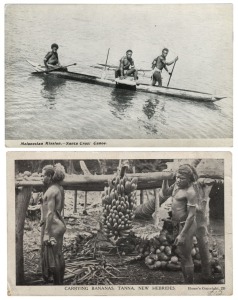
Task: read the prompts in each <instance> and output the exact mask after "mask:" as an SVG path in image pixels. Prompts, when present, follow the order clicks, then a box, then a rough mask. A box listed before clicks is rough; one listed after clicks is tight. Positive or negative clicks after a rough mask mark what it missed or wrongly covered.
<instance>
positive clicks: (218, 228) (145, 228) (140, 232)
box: [24, 191, 224, 285]
mask: <svg viewBox="0 0 238 300" xmlns="http://www.w3.org/2000/svg"><path fill="white" fill-rule="evenodd" d="M151 194H152V192H151ZM138 199H139V194H138ZM73 202H74V192H73V191H66V192H65V210H64V215H65V221H66V226H67V231H66V233H65V236H64V255H65V258H66V274H69V273H67V272H70V270H69V265H68V266H67V261H70V260H69V258H68V253H69V252H67V249H69V248H70V245H71V244H72V243H73V242H74V241H75V237H76V236H77V235H78V234H81V235H83V236H85V237H87V236H90V235H92V234H93V233H94V234H96V233H97V231H98V230H99V229H100V228H99V226H98V220H99V216H100V214H101V205H100V203H101V197H100V193H98V192H90V193H88V205H87V214H88V215H85V214H83V209H84V208H83V206H84V192H79V191H78V198H77V213H73ZM164 215H165V216H166V211H164ZM210 228H211V235H212V238H213V239H215V240H216V241H217V244H218V250H219V260H220V262H221V265H222V267H223V268H224V222H223V220H211V225H210ZM133 231H134V232H135V234H136V235H137V236H140V237H145V236H148V235H149V234H153V233H155V232H158V229H156V228H155V227H154V226H153V219H151V220H148V221H140V222H138V221H134V223H133ZM81 250H82V249H79V251H81ZM104 255H105V259H106V261H107V263H108V264H110V265H111V266H113V267H114V268H115V270H116V271H115V272H114V273H113V274H114V275H115V276H109V277H110V282H111V283H112V284H115V285H138V284H140V285H149V284H150V285H161V284H172V285H174V284H182V280H183V277H182V273H181V272H180V271H176V272H173V271H164V270H150V269H148V267H147V266H146V265H145V263H144V260H138V261H134V262H131V263H126V261H128V259H130V258H131V259H133V258H134V257H135V255H136V254H135V253H131V254H130V255H123V256H121V255H119V254H117V253H115V254H113V255H108V254H107V253H104ZM69 264H70V263H69ZM24 268H25V281H26V285H43V284H44V282H43V280H42V277H41V267H40V227H39V219H36V220H29V219H26V223H25V233H24ZM67 270H68V271H67ZM200 281H201V274H200V273H199V272H197V273H195V283H197V284H198V283H200ZM66 284H74V283H73V278H72V279H68V280H67V283H66Z"/></svg>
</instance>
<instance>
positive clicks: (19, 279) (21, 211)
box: [15, 187, 32, 285]
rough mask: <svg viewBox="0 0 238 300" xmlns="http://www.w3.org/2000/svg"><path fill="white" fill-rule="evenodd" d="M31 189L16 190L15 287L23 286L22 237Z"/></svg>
mask: <svg viewBox="0 0 238 300" xmlns="http://www.w3.org/2000/svg"><path fill="white" fill-rule="evenodd" d="M31 192H32V187H22V188H21V189H16V198H15V200H16V218H15V219H16V285H23V284H24V280H25V278H24V256H23V236H24V224H25V218H26V212H27V207H28V205H29V202H30V198H31Z"/></svg>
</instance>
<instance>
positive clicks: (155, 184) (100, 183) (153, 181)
mask: <svg viewBox="0 0 238 300" xmlns="http://www.w3.org/2000/svg"><path fill="white" fill-rule="evenodd" d="M127 176H128V177H131V178H133V177H137V178H138V184H137V189H138V190H146V189H152V190H153V189H155V188H159V187H161V185H162V181H163V180H169V181H170V183H173V178H174V174H173V173H172V172H153V173H135V174H127ZM112 177H113V175H86V176H84V175H73V176H67V177H66V178H65V179H64V181H62V183H61V184H62V186H63V188H64V189H65V190H79V191H88V192H90V191H99V192H100V191H103V190H104V187H105V186H107V185H108V179H112ZM18 186H19V187H20V186H33V187H35V188H36V189H38V190H41V189H42V188H43V182H42V181H40V180H39V181H33V180H31V179H30V178H29V179H28V180H21V181H17V180H16V187H18Z"/></svg>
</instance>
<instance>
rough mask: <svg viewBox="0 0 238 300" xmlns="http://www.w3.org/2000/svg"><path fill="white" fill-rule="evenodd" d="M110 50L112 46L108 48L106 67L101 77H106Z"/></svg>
mask: <svg viewBox="0 0 238 300" xmlns="http://www.w3.org/2000/svg"><path fill="white" fill-rule="evenodd" d="M109 52H110V48H108V50H107V58H106V63H105V68H104V71H103V72H102V75H101V78H105V77H106V69H107V60H108V56H109Z"/></svg>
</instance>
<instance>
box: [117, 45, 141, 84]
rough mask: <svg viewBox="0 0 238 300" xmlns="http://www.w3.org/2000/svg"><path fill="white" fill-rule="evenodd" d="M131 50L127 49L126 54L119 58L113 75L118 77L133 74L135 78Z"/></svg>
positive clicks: (135, 78)
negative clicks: (118, 63) (117, 66)
mask: <svg viewBox="0 0 238 300" xmlns="http://www.w3.org/2000/svg"><path fill="white" fill-rule="evenodd" d="M132 53H133V52H132V50H127V51H126V55H125V56H123V57H122V58H121V59H120V65H119V68H118V69H117V70H116V71H115V77H116V78H118V77H120V79H123V78H126V77H127V76H133V77H134V80H137V73H138V72H137V70H136V68H135V64H134V60H133V59H132Z"/></svg>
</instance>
